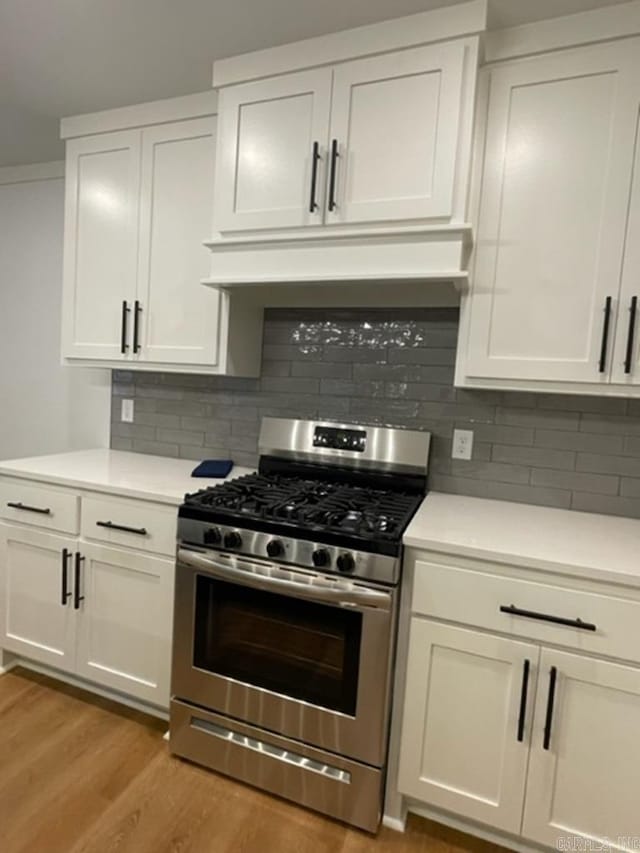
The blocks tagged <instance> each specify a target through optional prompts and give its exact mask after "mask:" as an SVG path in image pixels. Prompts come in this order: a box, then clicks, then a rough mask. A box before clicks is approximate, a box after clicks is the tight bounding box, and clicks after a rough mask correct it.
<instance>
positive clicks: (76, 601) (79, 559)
mask: <svg viewBox="0 0 640 853" xmlns="http://www.w3.org/2000/svg"><path fill="white" fill-rule="evenodd" d="M83 562H84V557H83V556H82V554H81V553H80V551H76V562H75V578H74V589H73V609H74V610H80V602H81V601H84V595H80V567H81V565H82V563H83Z"/></svg>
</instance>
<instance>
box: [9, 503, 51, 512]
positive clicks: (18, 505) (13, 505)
mask: <svg viewBox="0 0 640 853" xmlns="http://www.w3.org/2000/svg"><path fill="white" fill-rule="evenodd" d="M7 506H10V507H11V508H12V509H21V510H22V511H23V512H37V513H38V515H51V510H50V509H49V508H48V507H47V508H46V509H45V508H43V507H39V506H29V505H28V504H23V503H20V502H19V501H18V502H14V501H8V502H7Z"/></svg>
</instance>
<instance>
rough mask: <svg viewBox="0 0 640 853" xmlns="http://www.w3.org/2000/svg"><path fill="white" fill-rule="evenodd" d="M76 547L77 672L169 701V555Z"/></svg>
mask: <svg viewBox="0 0 640 853" xmlns="http://www.w3.org/2000/svg"><path fill="white" fill-rule="evenodd" d="M80 548H81V551H82V554H83V556H84V558H85V559H84V561H83V564H82V570H81V574H80V587H81V594H82V595H83V596H84V600H83V601H82V602H81V605H80V610H79V611H78V647H77V672H78V675H81V676H83V677H84V678H87V679H89V680H91V681H95V682H97V683H98V684H104V685H105V686H106V687H110V688H111V689H113V690H119V691H121V692H122V693H127V694H129V695H130V696H135V697H137V698H138V699H142V700H144V701H145V702H150V703H152V704H155V705H159V706H161V707H163V708H166V707H168V705H169V681H170V666H171V633H172V621H173V608H172V602H173V577H174V563H173V561H172V560H162V559H159V558H157V557H147V556H145V555H141V554H136V553H133V552H129V551H120V550H115V549H112V548H104V547H100V546H96V545H87V544H85V543H84V542H82V543H81V544H80Z"/></svg>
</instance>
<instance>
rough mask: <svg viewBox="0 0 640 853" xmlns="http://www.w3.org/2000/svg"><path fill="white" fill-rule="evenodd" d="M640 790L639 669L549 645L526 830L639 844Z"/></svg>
mask: <svg viewBox="0 0 640 853" xmlns="http://www.w3.org/2000/svg"><path fill="white" fill-rule="evenodd" d="M552 671H553V672H555V695H554V697H553V699H554V701H553V705H552V706H550V703H549V686H550V681H551V678H552V676H551V673H552ZM547 723H548V728H549V741H548V749H545V744H544V730H545V725H546V724H547ZM639 791H640V670H638V669H635V668H633V667H629V666H622V665H620V664H616V663H609V662H607V661H602V660H593V659H591V658H586V657H582V656H580V655H573V654H568V653H565V652H559V651H551V650H547V649H543V650H542V656H541V660H540V687H539V690H538V696H537V699H536V710H535V722H534V740H533V744H532V749H531V760H530V763H529V781H528V785H527V799H526V807H525V813H524V822H523V829H522V834H523V835H524V836H525V837H526V838H529V839H531V840H532V841H537V842H540V843H541V844H547V845H549V846H553V847H557V845H558V844H559V843H560V839H562V838H566V837H567V836H578V837H580V838H583V839H586V840H587V841H588V842H589V843H590V844H591V845H592V846H591V849H594V850H595V849H614V850H625V851H626V850H637V849H638V834H639V826H640V820H639V817H638V792H639ZM634 839H635V841H634ZM558 849H559V848H558ZM584 849H589V848H586V847H585V848H584Z"/></svg>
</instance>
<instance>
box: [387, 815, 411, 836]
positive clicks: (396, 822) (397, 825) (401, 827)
mask: <svg viewBox="0 0 640 853" xmlns="http://www.w3.org/2000/svg"><path fill="white" fill-rule="evenodd" d="M382 825H383V826H386V827H387V828H388V829H393V830H395V831H396V832H404V831H405V829H406V828H407V813H406V812H405V815H404V817H403V818H401V817H391V815H386V814H385V815H382Z"/></svg>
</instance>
